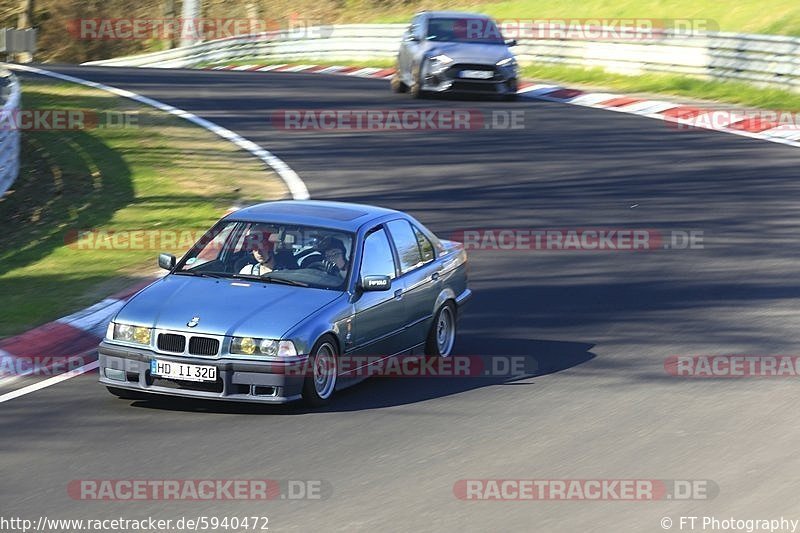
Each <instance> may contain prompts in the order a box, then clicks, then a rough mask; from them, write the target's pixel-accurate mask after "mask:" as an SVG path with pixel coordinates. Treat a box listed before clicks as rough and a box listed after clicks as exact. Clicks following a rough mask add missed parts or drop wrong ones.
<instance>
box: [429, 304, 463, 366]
mask: <svg viewBox="0 0 800 533" xmlns="http://www.w3.org/2000/svg"><path fill="white" fill-rule="evenodd" d="M455 342H456V306H455V305H453V302H445V304H444V305H443V306H441V307H440V308H439V310H438V311H437V312H436V315H435V316H434V317H433V324H431V329H430V331H429V332H428V340H427V341H426V343H425V353H426V354H427V355H435V356H439V357H448V356H449V355H450V353H451V352H452V351H453V345H454V344H455Z"/></svg>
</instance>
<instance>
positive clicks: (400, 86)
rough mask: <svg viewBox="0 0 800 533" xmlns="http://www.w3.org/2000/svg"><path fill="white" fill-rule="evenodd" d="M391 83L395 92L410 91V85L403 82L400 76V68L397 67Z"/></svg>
mask: <svg viewBox="0 0 800 533" xmlns="http://www.w3.org/2000/svg"><path fill="white" fill-rule="evenodd" d="M390 83H391V86H392V92H393V93H405V92H408V86H407V85H406V84H405V83H403V80H402V79H401V78H400V69H396V70H395V71H394V75H393V76H392V81H391V82H390Z"/></svg>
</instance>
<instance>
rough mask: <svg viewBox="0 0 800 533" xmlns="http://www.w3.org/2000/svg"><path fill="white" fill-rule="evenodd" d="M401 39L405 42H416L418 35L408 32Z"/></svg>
mask: <svg viewBox="0 0 800 533" xmlns="http://www.w3.org/2000/svg"><path fill="white" fill-rule="evenodd" d="M403 40H404V41H405V42H407V43H418V42H419V37H417V36H416V35H414V34H413V33H410V34H408V35H406V37H405V39H403Z"/></svg>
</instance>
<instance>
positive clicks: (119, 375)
mask: <svg viewBox="0 0 800 533" xmlns="http://www.w3.org/2000/svg"><path fill="white" fill-rule="evenodd" d="M106 377H107V378H108V379H113V380H114V381H125V371H124V370H117V369H116V368H106Z"/></svg>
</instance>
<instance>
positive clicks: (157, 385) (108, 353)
mask: <svg viewBox="0 0 800 533" xmlns="http://www.w3.org/2000/svg"><path fill="white" fill-rule="evenodd" d="M98 351H99V364H100V367H99V372H100V383H102V384H103V385H106V386H109V387H116V388H119V389H125V390H130V391H135V392H139V393H146V394H153V395H162V396H182V397H186V398H200V399H206V400H223V401H234V402H254V403H267V404H280V403H287V402H291V401H294V400H299V399H300V398H301V393H302V389H303V381H304V375H305V369H306V362H307V358H305V357H300V358H296V359H293V360H292V362H290V363H267V362H263V361H247V360H238V359H237V360H232V359H206V358H202V357H175V356H170V355H162V354H159V353H156V352H153V351H152V350H148V349H136V348H128V347H122V346H116V345H112V344H108V343H106V342H102V343H101V344H100V346H99V348H98ZM153 359H159V360H162V361H173V362H180V363H189V364H197V365H204V366H214V367H216V368H217V380H216V381H215V382H211V383H194V382H188V381H179V380H168V379H162V378H158V377H156V376H153V375H151V373H150V361H152V360H153ZM109 370H110V372H109ZM109 376H113V377H109ZM120 378H123V379H120Z"/></svg>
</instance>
